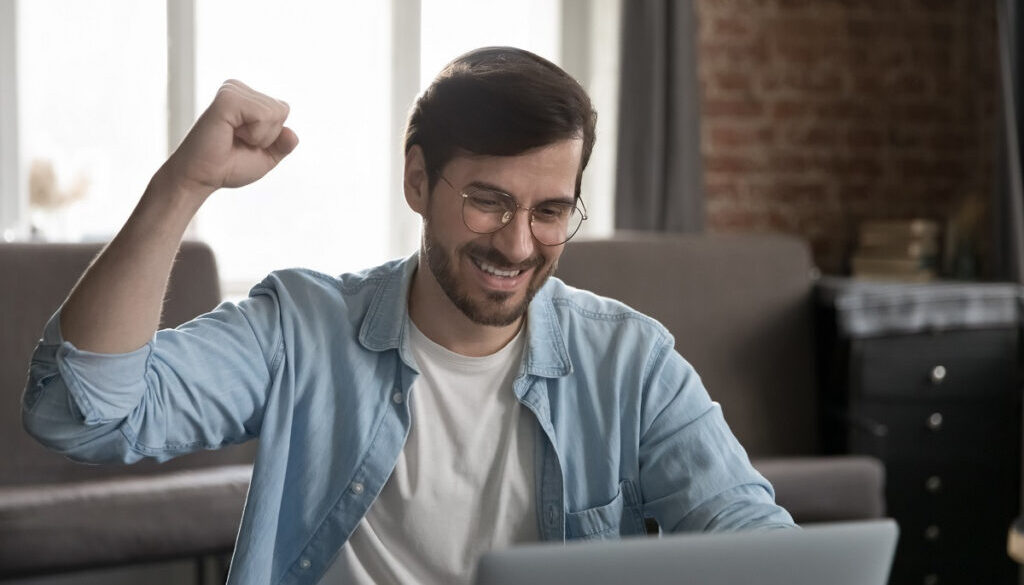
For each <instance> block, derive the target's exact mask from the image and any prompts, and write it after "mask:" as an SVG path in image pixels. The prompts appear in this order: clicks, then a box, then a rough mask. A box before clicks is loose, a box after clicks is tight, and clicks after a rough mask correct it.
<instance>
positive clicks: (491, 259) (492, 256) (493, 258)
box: [462, 244, 544, 270]
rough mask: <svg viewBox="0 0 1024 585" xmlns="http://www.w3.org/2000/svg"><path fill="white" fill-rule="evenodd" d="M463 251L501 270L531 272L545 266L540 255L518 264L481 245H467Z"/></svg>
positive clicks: (495, 250) (493, 249)
mask: <svg viewBox="0 0 1024 585" xmlns="http://www.w3.org/2000/svg"><path fill="white" fill-rule="evenodd" d="M462 251H463V252H465V253H466V254H469V255H470V256H472V257H473V258H476V259H477V260H482V261H484V262H486V263H488V264H493V265H494V266H497V267H498V269H499V270H529V269H531V268H537V267H538V266H542V265H543V264H544V258H542V257H541V256H540V254H536V255H534V256H532V257H530V258H529V259H527V260H526V261H524V262H519V263H516V262H512V261H511V260H509V259H508V258H507V257H506V256H505V255H504V254H502V253H501V252H499V251H498V250H497V249H495V248H490V247H487V246H481V245H479V244H466V245H465V246H463V249H462Z"/></svg>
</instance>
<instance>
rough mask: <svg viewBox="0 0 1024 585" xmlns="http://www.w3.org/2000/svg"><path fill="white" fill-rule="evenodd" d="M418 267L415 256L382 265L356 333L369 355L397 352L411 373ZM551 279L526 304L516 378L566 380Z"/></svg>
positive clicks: (565, 352) (567, 366) (568, 366)
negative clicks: (410, 330)
mask: <svg viewBox="0 0 1024 585" xmlns="http://www.w3.org/2000/svg"><path fill="white" fill-rule="evenodd" d="M418 265H419V254H418V253H414V254H412V255H411V256H408V257H406V258H405V259H403V260H400V261H397V262H392V263H389V264H385V265H384V266H382V267H381V270H382V272H383V273H382V275H381V279H380V282H379V284H378V285H377V290H376V292H375V293H374V295H373V299H372V300H371V301H370V308H369V309H368V310H367V312H366V319H365V320H364V321H363V324H362V327H361V328H360V329H359V343H361V344H362V345H363V347H365V348H366V349H368V350H371V351H386V350H392V349H397V350H398V354H399V356H400V357H401V359H402V361H403V362H405V364H406V365H408V366H409V367H410V368H412V369H414V370H415V369H417V368H416V362H415V360H414V359H413V357H412V352H411V351H410V349H409V347H408V341H407V336H406V335H405V327H406V322H407V321H408V318H409V303H408V302H407V299H408V296H409V289H410V287H411V285H412V277H413V274H415V272H416V267H417V266H418ZM553 289H554V279H553V278H551V279H548V282H546V283H544V286H542V287H541V289H540V290H539V291H537V295H536V296H535V297H534V298H533V301H531V302H530V307H529V309H528V320H529V321H528V328H527V336H528V337H527V341H526V350H525V351H524V354H523V364H522V366H521V367H520V374H532V375H535V376H542V377H546V378H557V377H561V376H567V375H569V374H570V373H571V372H572V361H571V360H570V359H569V351H568V349H567V348H566V346H565V338H564V336H563V335H562V328H561V325H560V324H559V322H558V317H557V315H556V313H555V305H554V302H553V300H552V294H553Z"/></svg>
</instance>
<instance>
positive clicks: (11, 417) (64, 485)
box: [0, 242, 255, 578]
mask: <svg viewBox="0 0 1024 585" xmlns="http://www.w3.org/2000/svg"><path fill="white" fill-rule="evenodd" d="M99 250H100V245H99V244H28V243H26V244H12V243H0V278H2V279H3V286H0V392H2V395H3V397H4V399H5V402H6V405H7V406H6V407H5V408H0V417H3V418H2V420H0V441H2V443H3V445H4V457H3V458H0V578H9V577H18V576H28V575H39V574H46V573H57V572H64V571H72V570H77V569H86V568H98V567H108V566H115V565H123V564H131V563H141V562H150V561H162V560H171V559H182V558H196V559H200V560H201V559H203V558H204V557H208V556H214V555H222V554H223V553H226V552H229V551H230V550H231V549H232V547H233V545H234V541H235V534H236V532H237V530H238V523H239V521H240V520H241V514H242V506H243V502H244V499H245V493H246V490H247V489H248V485H249V478H250V476H251V471H252V465H251V463H252V460H253V456H254V454H255V450H254V447H255V445H253V444H248V445H242V446H239V447H233V448H231V449H226V450H222V451H216V452H204V453H196V454H192V455H188V456H185V457H181V458H178V459H175V460H172V461H170V462H167V463H164V464H156V463H153V462H149V461H144V462H141V463H139V464H136V465H131V466H96V465H82V464H78V463H73V462H71V461H69V460H66V459H65V458H63V457H61V456H60V455H57V454H55V453H53V452H51V451H48V450H46V449H45V448H44V447H42V446H41V445H39V444H38V443H37V442H35V441H34V440H33V439H32V438H31V437H29V435H28V434H27V433H26V432H25V431H24V430H23V428H22V424H21V418H20V411H21V409H20V408H19V400H20V397H21V394H22V391H23V390H24V387H25V381H26V378H27V374H28V366H29V358H30V356H31V354H32V351H33V349H34V347H35V345H36V343H37V342H38V340H39V338H40V336H41V334H42V331H43V325H44V324H45V323H46V320H47V319H48V318H49V317H50V315H51V314H53V312H54V311H55V310H56V309H57V307H58V306H59V305H60V303H61V302H62V301H63V299H64V297H65V296H66V295H67V294H68V292H69V291H70V290H71V288H72V286H73V285H74V284H75V282H76V281H77V279H78V277H79V275H81V274H82V272H83V271H84V270H85V268H86V266H87V265H88V264H89V262H90V261H91V260H92V258H93V257H95V256H96V254H97V253H98V252H99ZM218 302H220V288H219V284H218V278H217V268H216V265H215V263H214V258H213V254H212V252H211V250H210V249H209V247H207V246H206V245H204V244H200V243H197V242H185V243H184V245H183V246H182V249H181V253H180V254H179V256H178V260H177V262H176V264H175V266H174V272H173V274H172V275H171V281H170V289H169V291H168V295H167V301H166V302H165V305H164V314H163V322H162V326H165V327H173V326H176V325H178V324H180V323H182V322H184V321H186V320H188V319H191V318H192V317H194V316H196V315H198V314H200V313H203V312H205V311H208V310H209V309H212V308H213V307H214V306H216V304H217V303H218ZM199 567H200V568H202V564H200V565H199ZM204 572H205V571H204Z"/></svg>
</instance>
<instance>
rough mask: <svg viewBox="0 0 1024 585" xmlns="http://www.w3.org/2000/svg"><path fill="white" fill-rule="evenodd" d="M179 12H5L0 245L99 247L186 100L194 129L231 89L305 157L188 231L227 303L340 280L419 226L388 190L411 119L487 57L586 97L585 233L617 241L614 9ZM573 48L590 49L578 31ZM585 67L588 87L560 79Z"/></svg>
mask: <svg viewBox="0 0 1024 585" xmlns="http://www.w3.org/2000/svg"><path fill="white" fill-rule="evenodd" d="M172 1H173V2H176V1H177V0H168V3H155V2H137V1H135V0H106V1H105V2H101V3H83V2H80V1H78V0H33V1H31V2H28V1H24V0H0V2H2V3H3V4H0V6H2V7H3V9H4V12H2V13H0V16H3V15H4V14H9V13H13V14H15V18H13V19H8V18H0V40H2V39H4V38H5V36H6V38H10V37H12V36H13V37H14V38H15V39H16V41H15V42H14V43H13V46H14V48H13V49H10V48H7V47H8V43H7V42H6V41H5V42H3V43H0V73H3V72H5V71H7V70H9V69H15V72H14V74H10V75H8V74H6V73H5V74H4V76H3V83H2V84H0V104H4V103H6V102H5V100H8V101H9V97H8V96H9V95H10V91H9V89H10V86H11V83H12V82H13V86H14V89H15V93H14V95H16V96H17V106H18V113H17V116H16V118H15V116H11V115H7V114H6V112H0V137H2V139H0V174H4V175H6V176H5V180H3V181H0V228H4V237H5V238H7V239H10V238H11V237H12V236H11V234H14V237H17V238H26V237H29V229H28V226H29V225H30V224H31V225H35V226H36V230H37V236H39V237H44V238H47V239H52V240H108V239H109V238H111V237H112V235H113V234H114V233H115V232H116V230H117V229H118V228H119V227H120V226H121V225H122V224H123V223H124V221H125V219H126V218H127V217H128V215H129V214H130V212H131V209H132V208H133V207H134V205H135V204H136V202H137V201H138V198H139V196H140V195H141V194H142V192H143V190H144V189H145V187H146V185H147V183H148V181H149V179H150V177H151V176H152V173H153V172H154V171H155V170H156V169H157V168H158V167H159V166H160V164H161V163H162V162H163V161H164V160H165V159H166V157H167V154H168V152H167V149H168V135H169V131H168V126H169V125H174V126H175V127H177V125H178V122H176V119H175V116H180V112H183V111H184V112H191V111H192V107H191V106H192V104H191V103H190V104H188V106H189V107H187V108H183V107H181V106H182V102H183V101H184V100H190V99H192V97H194V100H195V107H194V113H195V114H196V115H198V114H199V113H201V112H202V111H203V110H204V109H205V108H206V106H207V105H208V104H209V102H210V100H211V99H212V98H213V96H214V95H215V93H216V90H217V88H218V87H219V86H220V84H221V83H222V82H223V81H224V80H225V79H228V78H236V79H240V80H242V81H243V82H245V83H247V84H249V85H250V86H252V87H253V88H255V89H257V90H258V91H262V92H264V93H267V94H269V95H272V96H274V97H277V98H280V99H283V100H285V101H287V102H289V104H290V105H291V106H292V113H291V116H290V118H289V125H290V126H291V127H292V128H294V129H295V131H296V132H297V133H298V135H299V138H300V145H299V147H298V149H297V150H296V151H295V152H294V153H292V155H291V156H289V157H288V158H287V159H285V161H284V162H283V163H282V164H281V165H280V166H279V167H278V168H277V169H275V170H274V171H273V172H271V173H270V174H269V175H268V176H267V177H265V178H264V179H262V180H260V181H258V182H256V183H254V184H252V185H250V186H247V187H244V188H241V189H238V190H223V191H220V192H217V193H215V194H214V195H213V196H212V197H211V198H210V199H209V201H208V202H207V203H206V204H205V205H204V207H203V208H202V210H201V211H200V213H199V214H198V216H197V218H196V221H195V222H194V224H193V226H192V228H191V232H190V233H191V235H193V236H198V237H199V238H201V239H204V240H206V241H207V242H209V243H210V244H211V246H212V247H213V248H214V251H215V253H216V255H217V259H218V264H219V267H220V271H221V275H222V278H223V279H224V284H225V287H224V291H225V294H227V295H228V296H231V297H238V296H241V295H244V294H245V292H246V291H247V290H248V288H249V287H251V286H252V285H253V284H255V283H256V282H257V281H258V280H259V279H260V278H262V277H263V276H264V275H265V274H266V273H267V272H269V271H271V270H274V269H278V268H285V267H290V266H305V267H309V268H313V269H316V270H321V271H324V272H327V273H331V274H338V273H341V272H344V271H349V270H358V269H361V268H364V267H367V266H371V265H374V264H377V263H380V262H382V261H384V260H386V259H388V258H392V257H396V256H398V255H401V254H407V253H410V252H412V251H414V249H415V246H416V244H417V243H418V233H417V231H418V218H417V217H416V216H415V215H414V214H412V213H411V212H410V211H409V210H408V209H405V205H404V201H403V200H402V198H401V197H402V194H401V181H400V177H397V179H396V176H397V175H399V174H400V172H401V168H402V160H403V158H404V157H403V154H404V153H402V152H401V147H400V144H401V138H400V135H401V133H402V130H403V125H404V116H405V113H406V112H407V110H408V107H409V106H410V105H411V104H410V103H409V102H410V100H411V99H412V97H413V93H414V92H415V88H416V87H419V88H421V89H422V88H423V87H425V86H426V85H427V84H428V83H429V82H430V80H431V79H432V78H433V76H434V75H436V73H437V72H438V71H439V70H440V69H441V68H442V67H443V66H444V64H445V63H447V62H448V61H449V60H450V59H452V58H453V57H455V56H457V55H458V54H461V53H462V52H465V51H467V50H469V49H472V48H475V47H478V46H483V45H498V44H504V45H516V46H520V47H523V48H526V49H529V50H532V51H534V52H536V53H538V54H540V55H543V56H545V57H547V58H548V59H550V60H552V61H554V62H555V63H559V64H563V65H564V66H566V67H567V68H568V69H569V70H570V72H571V73H573V74H574V75H577V76H578V77H580V79H581V81H583V83H584V85H586V86H587V87H588V88H590V90H591V95H592V97H593V98H594V101H595V104H596V105H597V107H598V110H599V111H600V112H601V126H600V128H599V136H601V137H602V139H601V140H600V141H599V144H598V146H597V148H596V149H595V151H594V156H593V158H592V159H591V167H590V168H589V169H588V174H587V176H586V177H584V189H585V197H586V198H587V199H586V201H587V206H588V209H590V211H591V216H592V220H591V221H589V222H587V224H586V225H585V226H584V232H585V233H589V234H591V235H593V234H595V233H600V232H601V231H602V230H600V229H598V230H596V231H595V226H597V227H600V224H601V223H602V222H604V225H606V226H609V227H610V225H611V218H610V210H611V202H610V191H611V183H612V182H613V181H609V180H608V177H610V176H611V166H612V165H613V157H612V158H609V157H608V156H607V153H608V152H614V144H613V142H612V141H610V139H609V138H608V137H611V136H614V132H613V130H611V129H612V128H613V127H612V126H611V125H610V123H613V122H614V118H615V114H614V110H613V108H609V104H608V103H606V102H607V99H608V98H607V96H609V95H610V96H612V97H614V93H615V90H614V84H609V83H608V80H609V79H611V78H614V76H615V72H614V71H612V70H611V69H609V68H608V66H607V63H608V62H609V61H608V60H607V57H608V56H609V55H611V56H613V57H614V56H615V55H616V54H617V47H616V44H615V42H610V41H609V39H608V38H596V37H594V35H597V34H607V35H608V36H610V37H612V38H614V36H615V34H614V32H612V33H608V31H614V30H616V27H617V25H615V24H614V23H615V22H616V19H617V18H618V15H617V13H616V10H617V8H615V9H614V10H609V7H616V6H617V4H618V0H476V1H469V0H391V1H388V2H317V3H292V4H284V3H280V2H273V1H271V0H247V1H245V0H217V1H216V2H198V1H195V2H194V19H193V18H192V16H191V14H192V13H191V8H189V9H188V10H185V11H184V12H182V8H181V7H182V6H193V5H192V4H187V3H183V4H178V3H171V2H172ZM169 9H170V10H172V12H173V14H174V16H173V17H171V18H170V23H171V27H170V29H168V22H169V19H168V10H169ZM567 10H570V12H567ZM181 14H189V17H188V18H185V19H184V20H182V19H181V18H180V16H181ZM567 14H571V16H569V17H567V16H566V15H567ZM581 14H582V17H581ZM11 21H13V22H11ZM182 22H185V24H184V25H182ZM125 23H130V26H126V25H125ZM181 26H185V28H186V31H185V32H184V33H183V32H181V29H180V27H181ZM583 29H587V30H590V31H592V32H588V33H586V34H582V35H581V34H580V33H579V32H575V33H574V32H572V31H574V30H583ZM168 30H170V31H171V32H170V33H169V32H168ZM396 31H397V32H396ZM567 31H568V32H567ZM15 33H16V34H15ZM567 34H568V35H569V36H568V37H567V36H566V35H567ZM574 35H575V36H574ZM567 38H570V39H572V38H575V39H576V41H579V42H577V43H576V45H573V44H572V43H569V44H567V43H566V39H567ZM581 39H582V40H581ZM584 41H585V42H584ZM175 43H178V45H175ZM183 43H186V44H185V45H183ZM192 43H194V45H192ZM182 46H194V47H195V52H194V54H195V61H194V63H192V62H191V57H189V58H188V60H189V65H188V67H187V68H186V69H185V71H186V73H185V74H184V75H186V76H187V79H182V77H183V75H182V74H181V72H179V71H177V70H176V69H173V68H172V71H175V73H174V74H173V75H172V76H170V78H169V75H168V55H169V51H168V50H169V48H173V49H176V52H173V53H171V54H170V55H171V60H172V62H175V63H176V62H177V61H175V59H178V58H179V56H180V52H178V51H177V50H178V49H180V47H182ZM567 47H568V48H567ZM595 50H599V51H603V52H604V57H601V58H597V59H595V57H594V56H593V55H591V54H590V53H592V52H594V51H595ZM12 53H13V54H12ZM15 55H16V57H15ZM580 63H584V64H587V65H588V67H589V70H588V71H581V70H579V69H578V70H573V67H576V66H578V65H579V64H580ZM14 65H16V67H14ZM570 65H573V67H570ZM584 69H586V68H584ZM595 72H596V73H597V75H595ZM186 87H187V88H194V94H193V93H192V92H191V91H185V92H183V91H182V88H186ZM609 88H611V91H609ZM595 89H597V90H598V91H596V92H595ZM168 96H170V97H168ZM602 96H604V97H602ZM611 105H614V104H613V103H612V104H611ZM187 120H188V114H186V117H185V121H186V122H187ZM170 134H173V135H177V130H172V131H171V132H170ZM11 135H14V136H15V138H13V139H11V138H10V137H11ZM11 142H13V143H14V144H15V146H16V149H15V150H17V151H18V154H17V155H16V156H12V155H10V154H9V152H10V149H11V147H10V145H9V143H11ZM603 152H604V153H605V154H606V156H605V157H604V159H603V162H602V153H603ZM602 169H603V170H602ZM12 174H15V175H17V178H16V180H10V175H12ZM595 176H596V177H597V178H596V179H595V178H594V177H595ZM12 185H14V186H13V187H12ZM30 186H31V187H32V189H31V190H32V191H33V192H34V193H35V202H36V205H35V206H33V207H32V208H29V207H28V206H27V205H26V204H25V201H27V200H28V198H29V197H28V192H29V191H30V188H29V187H30ZM61 201H63V202H64V204H62V205H57V203H58V202H61ZM595 211H597V213H595ZM602 216H604V217H603V218H602ZM12 226H13V229H8V228H12Z"/></svg>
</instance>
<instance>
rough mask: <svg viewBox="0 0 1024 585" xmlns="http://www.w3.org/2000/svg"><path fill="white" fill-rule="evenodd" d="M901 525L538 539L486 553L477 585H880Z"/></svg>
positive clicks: (875, 523) (858, 524) (885, 523)
mask: <svg viewBox="0 0 1024 585" xmlns="http://www.w3.org/2000/svg"><path fill="white" fill-rule="evenodd" d="M897 533H898V528H897V526H896V523H895V522H894V521H893V520H891V519H884V520H871V521H864V522H842V523H833V524H818V525H811V526H808V527H806V528H803V529H802V530H769V531H758V532H753V531H752V532H729V533H699V534H674V535H667V536H663V537H662V538H644V537H637V538H627V539H623V540H620V541H601V542H584V543H568V544H566V545H564V546H563V545H551V544H547V545H545V544H538V545H528V546H522V547H514V548H509V549H506V550H501V551H494V552H490V553H488V554H486V555H484V556H482V557H481V558H480V561H479V563H478V565H477V575H476V583H477V585H512V584H515V585H521V584H523V583H530V584H531V585H549V584H550V585H555V584H558V585H564V584H571V583H586V584H588V585H612V584H615V585H620V584H627V585H655V584H657V585H663V584H664V583H677V584H680V585H697V584H700V585H736V584H737V583H758V584H759V585H822V584H825V583H827V584H828V585H885V583H886V580H887V579H888V576H889V568H890V565H891V564H892V558H893V553H894V551H895V548H896V537H897Z"/></svg>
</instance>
